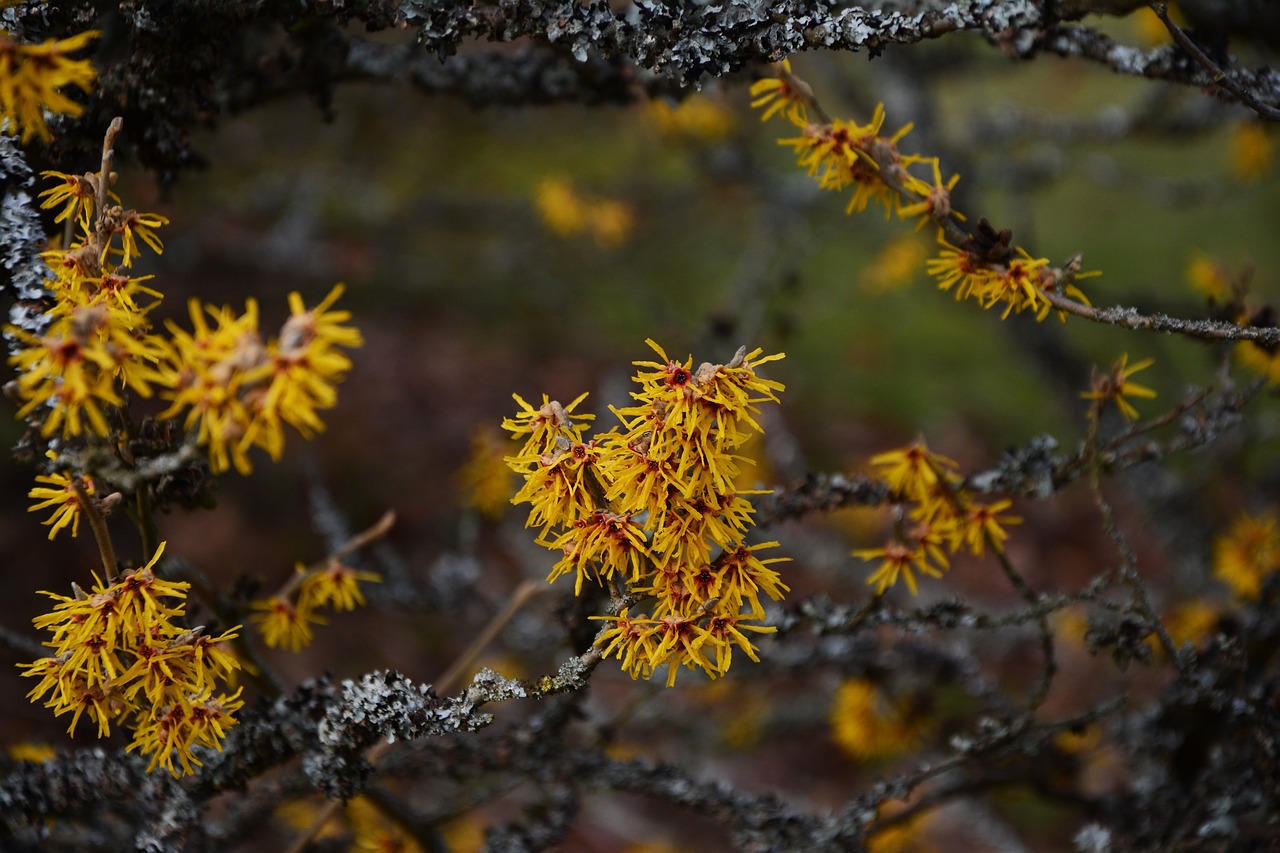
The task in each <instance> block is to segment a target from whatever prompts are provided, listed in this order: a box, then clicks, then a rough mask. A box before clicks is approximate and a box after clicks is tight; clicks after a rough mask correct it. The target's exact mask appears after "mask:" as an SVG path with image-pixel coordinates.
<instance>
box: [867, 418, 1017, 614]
mask: <svg viewBox="0 0 1280 853" xmlns="http://www.w3.org/2000/svg"><path fill="white" fill-rule="evenodd" d="M871 466H872V468H873V469H874V470H875V472H876V474H877V475H878V476H879V477H880V478H881V479H882V480H884V481H885V483H887V484H888V486H889V488H890V490H891V491H892V493H893V496H894V499H895V500H896V501H898V502H899V503H900V504H901V505H902V506H903V507H904V508H905V517H904V518H903V519H902V522H901V523H900V524H898V526H897V527H898V529H897V535H896V536H895V537H894V538H893V539H891V540H890V541H889V542H887V543H886V544H885V545H883V546H882V547H880V548H864V549H859V550H856V551H854V552H853V555H854V556H855V557H859V558H861V559H863V560H868V561H879V566H878V567H877V568H876V570H875V571H874V572H873V573H872V574H871V576H870V577H868V578H867V585H868V586H874V587H875V588H876V594H877V595H880V594H882V593H884V592H885V591H886V590H888V589H889V588H890V587H892V586H895V585H896V584H897V583H898V581H899V580H900V579H901V580H902V581H903V582H904V583H905V584H906V586H907V589H908V590H909V591H910V592H911V594H912V595H915V594H916V593H917V592H918V590H919V585H918V583H917V580H916V573H920V574H924V575H929V576H930V577H941V576H942V573H943V572H944V571H946V570H947V569H949V568H950V566H951V561H950V555H952V554H955V553H956V552H957V551H960V550H965V549H967V550H968V551H969V552H970V553H972V554H973V555H974V556H979V557H980V556H982V555H983V554H984V553H986V549H987V548H991V550H993V551H995V552H997V553H999V552H1002V551H1003V550H1004V542H1005V540H1006V539H1008V536H1009V534H1008V532H1007V531H1006V530H1005V527H1006V526H1008V525H1011V524H1018V523H1020V522H1021V519H1020V518H1018V517H1016V516H1011V515H1004V514H1003V513H1004V512H1005V511H1006V510H1007V509H1009V507H1010V506H1012V502H1011V501H1009V500H998V501H994V502H992V503H981V502H979V501H976V500H974V499H973V496H972V495H971V494H970V493H969V492H968V491H967V490H966V489H964V488H963V486H962V485H961V483H962V482H963V478H962V477H961V476H960V475H959V474H958V473H957V468H958V466H957V465H956V463H955V462H954V461H953V460H951V459H948V458H947V457H945V456H942V455H941V454H938V453H934V452H933V451H931V450H929V448H928V447H927V446H926V445H925V443H924V441H923V440H919V441H916V442H913V443H912V444H909V445H907V446H906V447H903V448H900V449H898V450H890V451H887V452H885V453H880V454H877V455H876V456H873V457H872V458H871Z"/></svg>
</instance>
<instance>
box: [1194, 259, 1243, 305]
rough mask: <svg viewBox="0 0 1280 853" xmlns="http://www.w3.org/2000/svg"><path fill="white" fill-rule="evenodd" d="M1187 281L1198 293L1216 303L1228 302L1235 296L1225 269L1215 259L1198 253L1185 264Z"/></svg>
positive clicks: (1228, 274)
mask: <svg viewBox="0 0 1280 853" xmlns="http://www.w3.org/2000/svg"><path fill="white" fill-rule="evenodd" d="M1187 281H1189V282H1191V286H1192V287H1194V288H1195V289H1196V290H1198V291H1200V293H1202V294H1204V295H1205V296H1206V297H1208V298H1209V299H1213V300H1215V301H1217V302H1223V303H1225V302H1229V301H1231V299H1232V298H1234V296H1235V294H1234V290H1235V285H1234V283H1233V282H1232V280H1231V274H1230V273H1229V272H1228V271H1227V268H1226V267H1225V266H1223V264H1222V262H1221V261H1219V260H1218V259H1217V258H1211V257H1209V256H1208V255H1206V254H1203V253H1200V252H1197V253H1196V255H1195V257H1193V258H1192V259H1191V261H1190V262H1189V263H1188V264H1187Z"/></svg>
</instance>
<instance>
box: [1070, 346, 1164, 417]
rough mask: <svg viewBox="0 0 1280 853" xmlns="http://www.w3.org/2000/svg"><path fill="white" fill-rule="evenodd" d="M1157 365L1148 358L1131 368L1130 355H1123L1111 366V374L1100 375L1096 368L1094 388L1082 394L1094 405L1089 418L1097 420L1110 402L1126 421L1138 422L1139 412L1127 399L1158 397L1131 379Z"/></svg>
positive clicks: (1090, 409) (1153, 360) (1092, 381)
mask: <svg viewBox="0 0 1280 853" xmlns="http://www.w3.org/2000/svg"><path fill="white" fill-rule="evenodd" d="M1155 363H1156V360H1155V359H1154V358H1146V359H1143V360H1142V361H1140V362H1138V363H1137V364H1134V365H1132V366H1131V365H1129V354H1128V353H1123V354H1122V355H1121V356H1120V360H1119V361H1117V362H1116V363H1115V364H1113V365H1112V366H1111V371H1110V372H1109V373H1105V374H1099V373H1098V372H1097V369H1096V368H1095V369H1094V372H1093V378H1092V379H1091V381H1090V385H1091V386H1092V387H1091V388H1090V390H1088V391H1085V392H1083V393H1081V394H1080V397H1081V398H1082V399H1085V400H1092V401H1093V405H1092V406H1090V407H1089V416H1090V417H1095V418H1096V417H1097V416H1098V414H1099V413H1100V412H1101V410H1102V407H1103V406H1104V405H1106V404H1107V402H1108V401H1110V402H1113V403H1115V405H1116V408H1117V409H1119V410H1120V414H1122V415H1124V419H1125V420H1126V421H1136V420H1137V419H1138V410H1137V409H1135V408H1134V407H1133V404H1131V403H1130V402H1129V401H1128V400H1127V399H1126V398H1127V397H1138V398H1142V399H1151V398H1153V397H1155V396H1156V392H1155V391H1153V390H1151V389H1150V388H1148V387H1146V386H1145V385H1139V384H1138V383H1136V382H1130V381H1129V377H1130V376H1132V375H1133V374H1135V373H1137V372H1138V371H1140V370H1146V369H1147V368H1148V367H1150V366H1151V365H1153V364H1155Z"/></svg>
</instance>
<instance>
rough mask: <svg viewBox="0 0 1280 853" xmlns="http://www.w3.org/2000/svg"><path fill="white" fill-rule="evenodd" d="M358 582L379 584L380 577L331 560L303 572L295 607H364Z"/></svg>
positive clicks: (374, 573) (309, 608) (304, 608)
mask: <svg viewBox="0 0 1280 853" xmlns="http://www.w3.org/2000/svg"><path fill="white" fill-rule="evenodd" d="M297 568H298V570H299V571H303V570H305V567H304V566H303V565H302V564H298V567H297ZM361 581H364V582H365V583H382V576H381V575H379V574H378V573H377V572H366V571H361V570H359V569H353V568H352V567H351V566H347V565H344V564H343V563H341V562H339V561H338V560H333V559H331V560H330V561H329V565H328V566H326V567H325V568H323V569H320V570H319V571H315V572H312V573H311V574H309V575H307V578H306V580H304V581H303V582H302V589H301V590H300V591H299V592H298V609H299V610H304V611H307V612H311V611H312V610H314V609H315V608H317V607H325V606H327V607H330V608H332V609H334V610H337V611H343V610H355V609H356V608H357V607H364V594H363V593H362V592H361V591H360V582H361Z"/></svg>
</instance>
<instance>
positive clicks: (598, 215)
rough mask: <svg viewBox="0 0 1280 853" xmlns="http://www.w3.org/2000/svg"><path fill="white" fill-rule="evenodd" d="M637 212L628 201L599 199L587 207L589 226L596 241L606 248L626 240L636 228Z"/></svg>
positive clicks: (618, 244)
mask: <svg viewBox="0 0 1280 853" xmlns="http://www.w3.org/2000/svg"><path fill="white" fill-rule="evenodd" d="M635 219H636V218H635V214H634V213H633V212H632V210H631V206H630V205H628V204H627V203H626V202H623V201H617V200H615V199H598V200H596V201H593V202H591V204H590V205H589V206H588V207H587V227H588V228H589V229H590V231H591V236H593V237H595V240H596V243H598V244H599V245H601V246H604V247H606V248H612V247H615V246H620V245H622V244H623V243H625V242H626V240H627V237H629V236H630V235H631V231H632V229H634V228H635Z"/></svg>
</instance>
